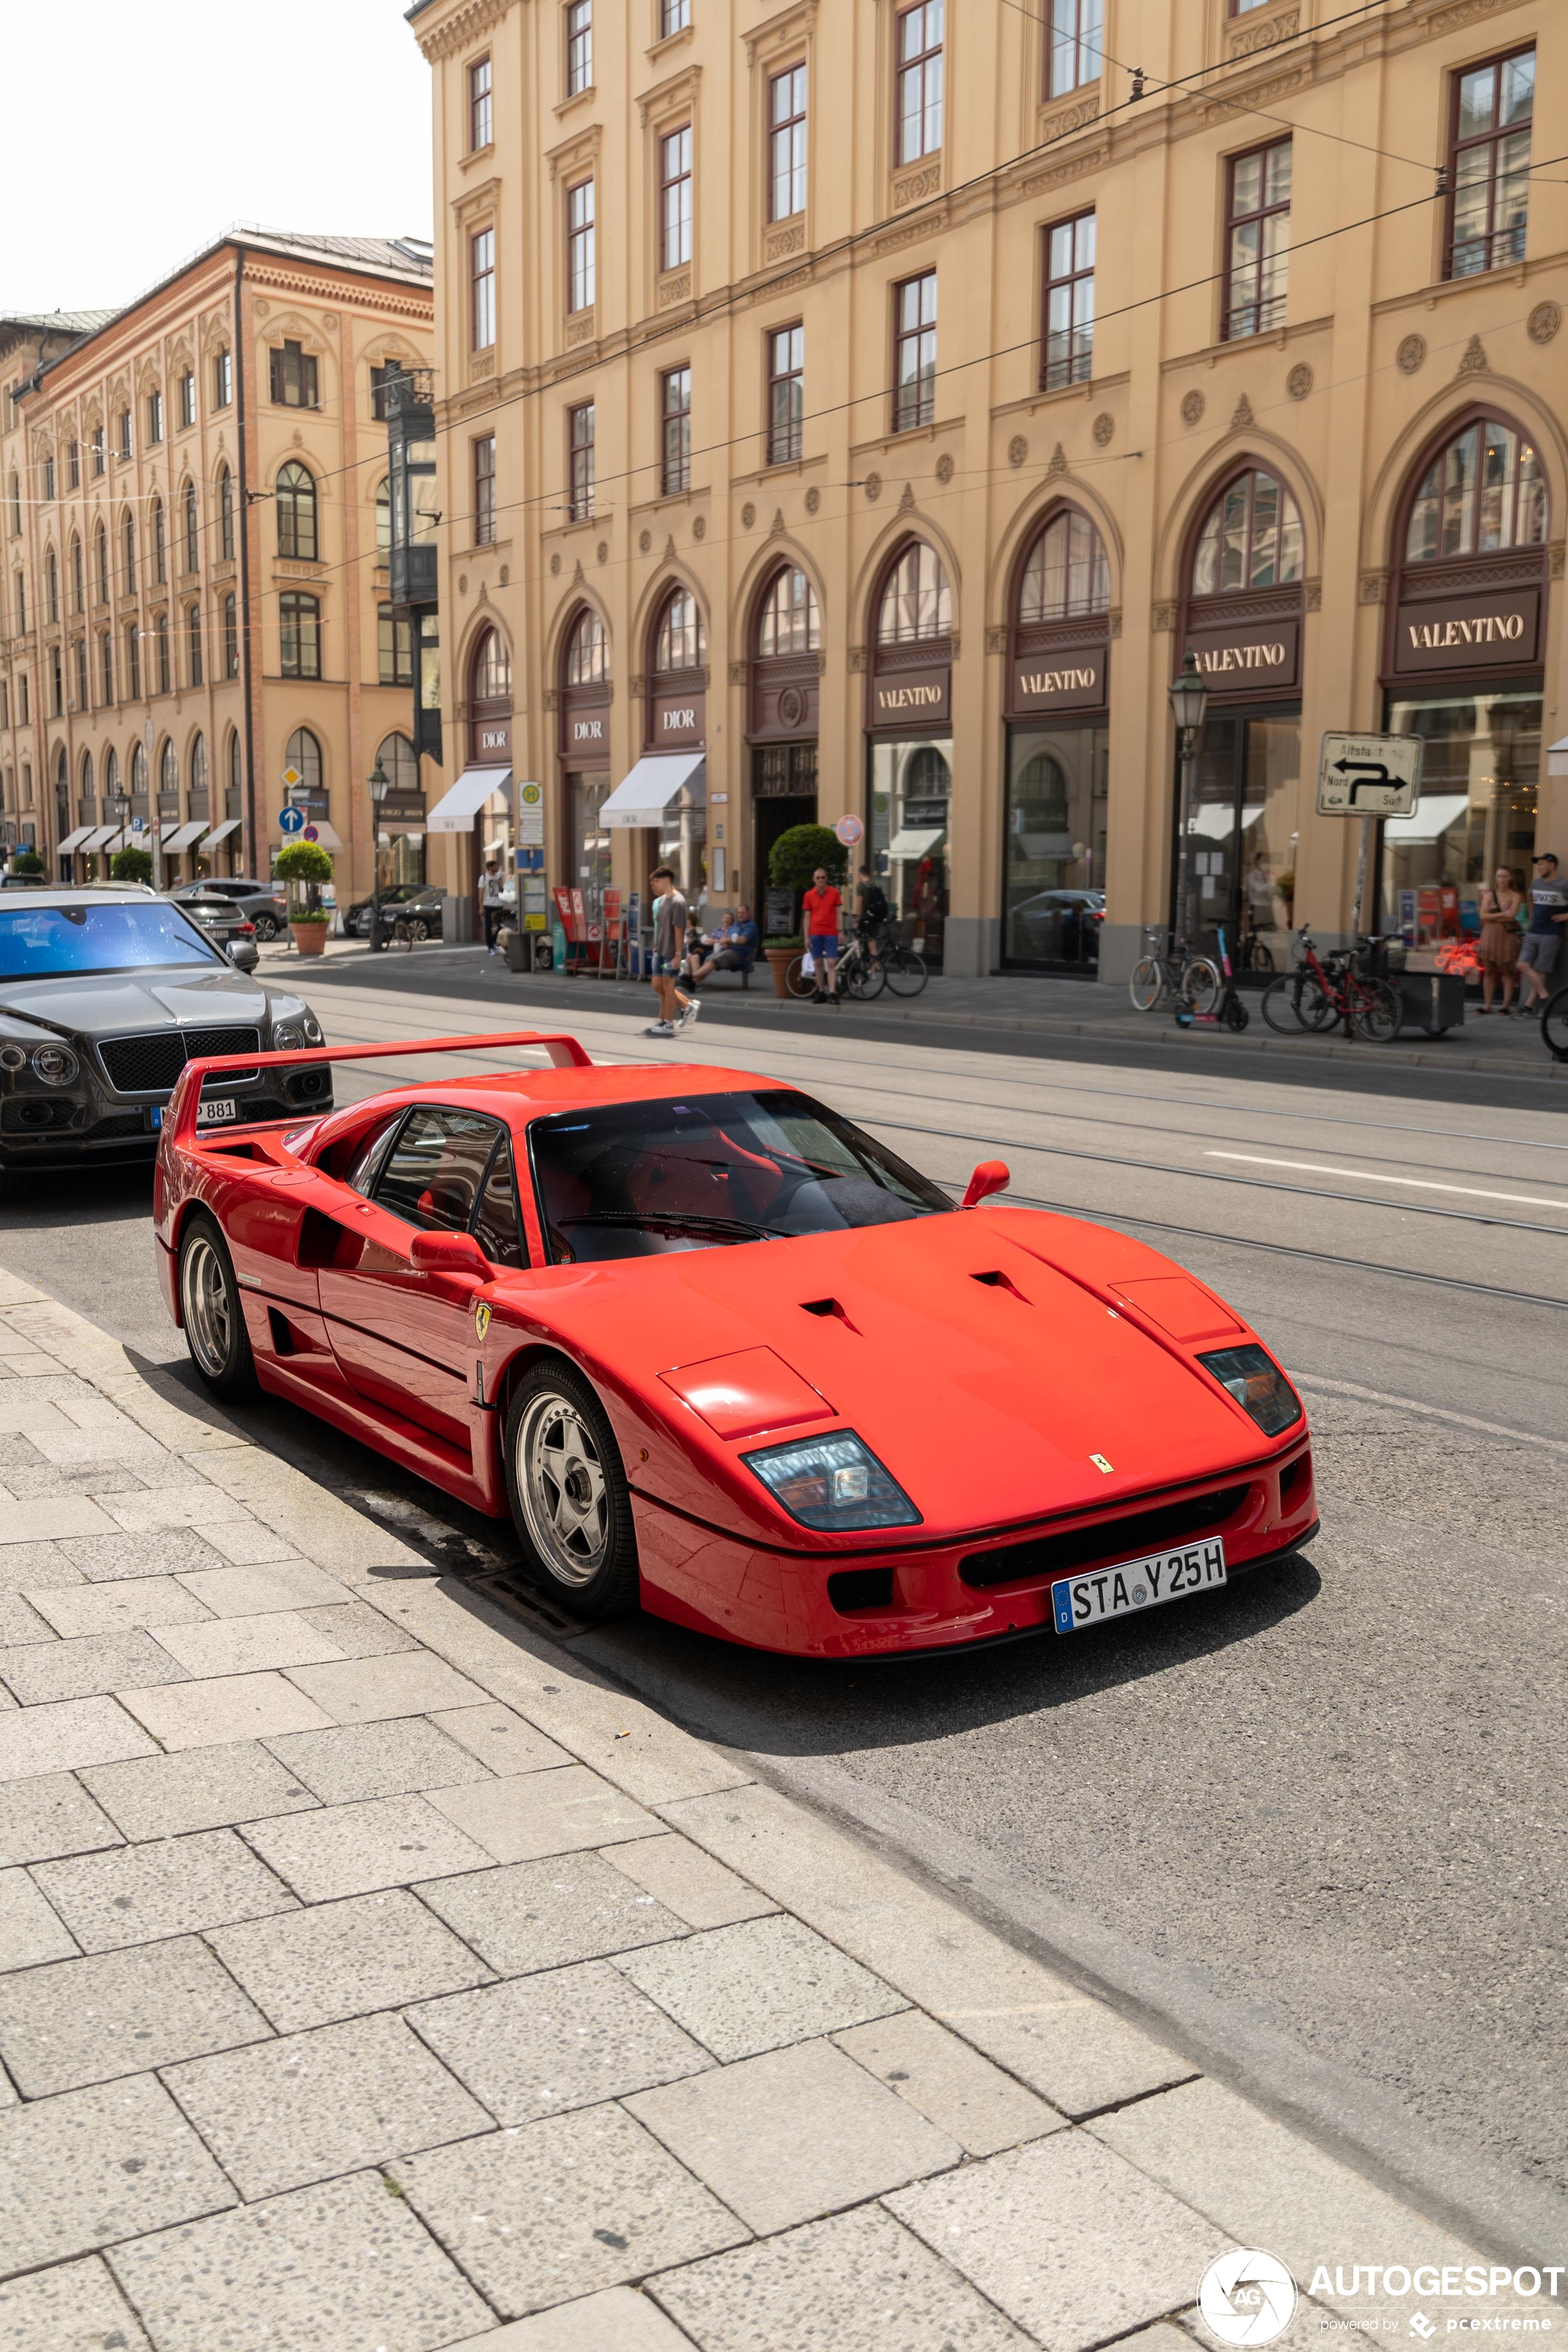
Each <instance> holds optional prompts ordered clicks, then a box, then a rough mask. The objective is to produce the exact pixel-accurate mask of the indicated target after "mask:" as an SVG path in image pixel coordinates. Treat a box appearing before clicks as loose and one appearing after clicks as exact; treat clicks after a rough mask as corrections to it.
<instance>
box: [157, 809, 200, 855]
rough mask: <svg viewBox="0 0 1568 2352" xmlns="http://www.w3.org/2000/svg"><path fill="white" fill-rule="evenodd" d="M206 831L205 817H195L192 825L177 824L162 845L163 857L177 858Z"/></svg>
mask: <svg viewBox="0 0 1568 2352" xmlns="http://www.w3.org/2000/svg"><path fill="white" fill-rule="evenodd" d="M206 829H207V820H206V818H205V816H199V817H197V819H196V821H195V824H177V825H176V826H175V827H174V832H173V833H172V834H171V835H169V838H168V840H167V841H166V842H165V843H164V844H163V851H164V855H165V856H169V857H178V856H179V855H180V852H181V851H182V850H184V849H189V847H190V845H191V844H192V842H193V841H195V840H196V839H197V838H198V837H199V836H200V835H202V834H204V833H205V831H206Z"/></svg>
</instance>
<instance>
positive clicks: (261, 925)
mask: <svg viewBox="0 0 1568 2352" xmlns="http://www.w3.org/2000/svg"><path fill="white" fill-rule="evenodd" d="M280 929H282V926H281V924H280V923H279V920H278V918H277V917H276V915H258V917H257V918H256V936H257V938H258V940H275V939H276V938H277V937H278V934H279V930H280Z"/></svg>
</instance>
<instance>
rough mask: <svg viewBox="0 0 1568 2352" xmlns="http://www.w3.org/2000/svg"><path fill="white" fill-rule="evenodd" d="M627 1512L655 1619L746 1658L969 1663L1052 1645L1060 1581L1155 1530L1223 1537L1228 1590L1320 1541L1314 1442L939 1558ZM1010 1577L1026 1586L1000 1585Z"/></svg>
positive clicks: (647, 1503)
mask: <svg viewBox="0 0 1568 2352" xmlns="http://www.w3.org/2000/svg"><path fill="white" fill-rule="evenodd" d="M632 1508H633V1513H634V1516H635V1517H636V1521H637V1545H638V1552H639V1557H640V1559H641V1564H642V1579H643V1595H642V1598H643V1606H644V1607H645V1609H647V1612H648V1613H649V1614H650V1615H652V1616H656V1617H665V1618H668V1619H670V1620H672V1621H673V1622H675V1623H677V1624H684V1625H689V1626H691V1627H693V1628H695V1629H697V1630H699V1631H700V1632H703V1633H717V1634H720V1635H721V1636H722V1638H723V1639H724V1640H726V1641H731V1642H739V1643H744V1644H746V1645H748V1646H749V1647H751V1648H753V1649H762V1650H778V1651H786V1652H790V1653H793V1654H795V1655H797V1656H803V1657H816V1658H862V1659H868V1658H875V1657H884V1656H892V1655H896V1654H915V1653H918V1652H921V1651H932V1650H957V1649H971V1648H973V1647H976V1646H978V1645H985V1644H990V1643H995V1642H1000V1641H1009V1640H1018V1639H1020V1638H1022V1637H1023V1636H1025V1635H1026V1634H1034V1633H1050V1632H1051V1631H1052V1623H1051V1597H1050V1588H1051V1585H1052V1584H1053V1582H1055V1581H1057V1580H1058V1579H1059V1578H1060V1577H1062V1576H1065V1575H1077V1574H1080V1573H1082V1572H1083V1571H1084V1570H1088V1569H1092V1568H1096V1567H1101V1566H1104V1565H1106V1564H1108V1563H1112V1562H1115V1561H1118V1560H1125V1559H1134V1558H1139V1557H1142V1555H1143V1554H1144V1553H1147V1552H1155V1551H1159V1550H1161V1549H1163V1548H1164V1544H1163V1540H1162V1538H1161V1537H1160V1535H1159V1534H1158V1533H1157V1532H1153V1531H1152V1528H1153V1526H1154V1524H1155V1523H1157V1522H1160V1521H1162V1520H1163V1522H1164V1523H1165V1524H1166V1525H1167V1526H1168V1527H1169V1528H1170V1529H1171V1535H1170V1541H1171V1543H1172V1545H1174V1544H1176V1543H1187V1542H1192V1541H1195V1540H1197V1537H1198V1533H1199V1532H1201V1533H1202V1534H1203V1535H1204V1536H1218V1537H1220V1538H1223V1540H1224V1543H1225V1549H1226V1567H1227V1570H1228V1573H1229V1574H1230V1575H1231V1576H1237V1575H1241V1574H1243V1573H1244V1572H1245V1571H1246V1570H1248V1569H1251V1568H1258V1567H1264V1566H1267V1565H1268V1564H1269V1563H1271V1562H1273V1561H1276V1560H1279V1559H1283V1558H1284V1557H1285V1556H1286V1555H1287V1554H1289V1552H1291V1551H1293V1550H1294V1549H1296V1548H1297V1547H1298V1546H1299V1545H1300V1544H1302V1543H1306V1542H1309V1541H1310V1538H1312V1537H1313V1536H1314V1535H1315V1534H1316V1533H1317V1528H1318V1509H1317V1500H1316V1495H1315V1491H1314V1486H1313V1478H1312V1456H1311V1443H1310V1438H1309V1437H1308V1435H1307V1434H1306V1433H1305V1431H1303V1432H1302V1433H1300V1436H1299V1437H1298V1438H1297V1440H1296V1442H1295V1443H1294V1444H1290V1445H1289V1446H1287V1447H1286V1448H1285V1449H1284V1450H1283V1451H1282V1452H1281V1453H1280V1454H1278V1455H1276V1456H1275V1457H1274V1458H1273V1459H1272V1460H1270V1461H1268V1462H1267V1463H1265V1464H1261V1465H1260V1464H1256V1463H1255V1464H1253V1465H1249V1466H1246V1467H1242V1468H1237V1469H1236V1470H1232V1471H1230V1472H1228V1473H1222V1474H1221V1475H1217V1476H1214V1477H1207V1478H1202V1479H1196V1480H1194V1481H1192V1482H1190V1483H1189V1484H1186V1485H1172V1486H1165V1487H1162V1488H1160V1489H1158V1490H1157V1491H1155V1492H1152V1493H1150V1494H1147V1495H1142V1496H1131V1497H1124V1498H1123V1500H1122V1501H1121V1503H1120V1504H1119V1505H1118V1506H1117V1507H1116V1508H1115V1509H1113V1510H1110V1511H1098V1512H1090V1511H1084V1512H1079V1513H1075V1514H1072V1515H1069V1516H1067V1517H1060V1518H1052V1519H1047V1520H1042V1521H1040V1522H1039V1523H1037V1526H1035V1527H1034V1528H1008V1529H1007V1530H1006V1531H1005V1533H1000V1534H998V1533H994V1532H993V1533H991V1534H986V1535H976V1536H973V1537H968V1538H963V1539H962V1540H960V1541H956V1542H953V1543H952V1544H943V1545H941V1546H932V1547H930V1548H927V1547H916V1546H907V1547H904V1548H901V1549H896V1550H893V1549H889V1550H884V1551H876V1552H870V1551H867V1552H856V1553H844V1552H839V1553H825V1552H811V1553H799V1552H784V1551H771V1550H763V1549H761V1548H760V1547H758V1546H755V1545H752V1544H746V1543H739V1542H736V1541H735V1540H734V1539H733V1538H730V1537H728V1536H725V1535H722V1534H721V1533H720V1532H719V1531H718V1530H716V1529H714V1528H704V1527H700V1526H699V1525H697V1524H696V1523H695V1522H694V1521H692V1520H689V1519H687V1518H684V1517H680V1516H679V1514H677V1513H676V1512H674V1511H671V1510H669V1509H668V1508H666V1507H664V1506H663V1505H661V1504H658V1503H656V1502H653V1501H651V1500H650V1499H649V1498H648V1497H647V1496H643V1495H639V1494H637V1492H636V1490H635V1489H634V1491H633V1495H632ZM1205 1510H1206V1511H1207V1514H1208V1516H1207V1517H1206V1518H1205ZM1194 1522H1196V1523H1197V1524H1196V1525H1194ZM1130 1527H1131V1528H1133V1529H1134V1530H1135V1532H1134V1533H1133V1534H1132V1535H1131V1536H1130V1535H1129V1533H1128V1530H1129V1528H1130ZM1102 1537H1103V1539H1104V1541H1103V1549H1100V1548H1098V1547H1099V1545H1100V1538H1102ZM1013 1568H1018V1569H1019V1570H1021V1572H1020V1573H1018V1574H1016V1575H1012V1574H1008V1573H1006V1571H1007V1570H1011V1569H1013ZM993 1579H994V1580H993Z"/></svg>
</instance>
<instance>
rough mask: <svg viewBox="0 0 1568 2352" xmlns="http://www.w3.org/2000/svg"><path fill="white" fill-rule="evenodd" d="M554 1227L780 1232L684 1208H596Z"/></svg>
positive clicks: (757, 1236) (760, 1236) (758, 1236)
mask: <svg viewBox="0 0 1568 2352" xmlns="http://www.w3.org/2000/svg"><path fill="white" fill-rule="evenodd" d="M554 1222H555V1223H556V1224H557V1225H669V1226H671V1227H673V1228H675V1229H676V1230H677V1231H684V1230H687V1229H690V1230H691V1231H693V1232H696V1233H711V1234H751V1235H752V1238H753V1240H756V1241H766V1240H768V1239H769V1238H770V1237H772V1236H773V1235H777V1234H780V1233H781V1232H782V1228H781V1227H780V1226H778V1225H753V1224H752V1223H750V1222H749V1221H748V1220H747V1219H746V1218H744V1217H706V1216H703V1215H701V1214H700V1213H699V1212H698V1211H696V1210H693V1211H691V1212H687V1211H686V1210H684V1209H595V1210H591V1211H590V1212H589V1213H587V1214H586V1215H584V1216H581V1217H558V1218H557V1219H556V1220H555V1221H554Z"/></svg>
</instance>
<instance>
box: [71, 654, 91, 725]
mask: <svg viewBox="0 0 1568 2352" xmlns="http://www.w3.org/2000/svg"><path fill="white" fill-rule="evenodd" d="M71 660H72V662H73V663H74V665H75V667H76V707H77V709H79V710H85V709H87V700H88V695H87V639H86V638H85V637H78V638H77V640H76V642H75V644H74V645H73V646H72V648H71Z"/></svg>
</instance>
